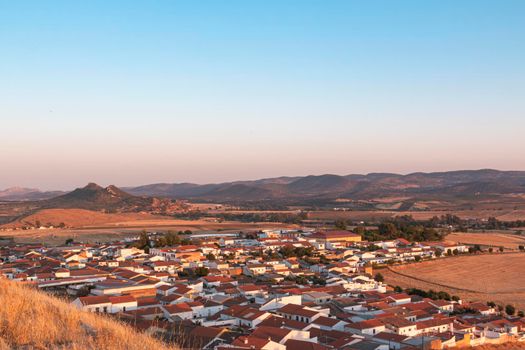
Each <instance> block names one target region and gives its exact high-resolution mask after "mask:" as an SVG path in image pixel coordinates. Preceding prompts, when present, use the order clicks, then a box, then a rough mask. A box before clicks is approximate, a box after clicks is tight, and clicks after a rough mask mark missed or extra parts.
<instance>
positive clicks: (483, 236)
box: [447, 232, 525, 250]
mask: <svg viewBox="0 0 525 350" xmlns="http://www.w3.org/2000/svg"><path fill="white" fill-rule="evenodd" d="M447 241H453V242H460V243H465V244H480V245H488V246H496V247H500V246H501V247H505V248H507V249H514V250H517V249H518V247H519V246H520V245H525V237H522V236H518V235H512V234H508V233H464V232H454V233H451V234H449V235H447Z"/></svg>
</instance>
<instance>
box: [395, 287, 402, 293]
mask: <svg viewBox="0 0 525 350" xmlns="http://www.w3.org/2000/svg"><path fill="white" fill-rule="evenodd" d="M394 292H396V293H402V292H403V288H401V287H400V286H395V287H394Z"/></svg>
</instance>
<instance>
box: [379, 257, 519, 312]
mask: <svg viewBox="0 0 525 350" xmlns="http://www.w3.org/2000/svg"><path fill="white" fill-rule="evenodd" d="M524 264H525V253H506V254H501V253H494V254H483V255H475V256H461V257H453V258H445V259H439V260H434V261H429V262H422V263H415V264H409V265H401V266H396V267H393V268H391V269H390V270H382V271H381V273H382V274H383V275H384V276H385V280H386V282H387V283H388V284H390V285H393V286H396V285H399V286H401V287H404V288H410V287H413V288H420V289H424V290H429V289H433V290H443V291H446V292H448V293H450V294H452V295H459V296H460V297H462V298H463V299H465V300H469V301H482V302H487V301H494V302H496V303H497V304H501V305H506V304H512V305H514V306H516V308H517V309H518V310H525V279H523V266H524Z"/></svg>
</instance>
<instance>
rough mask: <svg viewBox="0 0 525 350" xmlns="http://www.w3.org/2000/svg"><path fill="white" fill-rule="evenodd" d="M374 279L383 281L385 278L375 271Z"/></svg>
mask: <svg viewBox="0 0 525 350" xmlns="http://www.w3.org/2000/svg"><path fill="white" fill-rule="evenodd" d="M374 279H375V280H376V281H377V282H384V281H385V278H384V277H383V275H382V274H381V273H380V272H378V273H376V275H375V277H374Z"/></svg>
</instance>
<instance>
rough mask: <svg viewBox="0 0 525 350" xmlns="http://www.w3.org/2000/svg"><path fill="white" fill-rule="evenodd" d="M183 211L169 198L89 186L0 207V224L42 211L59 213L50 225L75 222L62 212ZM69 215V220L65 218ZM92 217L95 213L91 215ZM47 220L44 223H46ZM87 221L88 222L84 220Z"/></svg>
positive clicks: (21, 220)
mask: <svg viewBox="0 0 525 350" xmlns="http://www.w3.org/2000/svg"><path fill="white" fill-rule="evenodd" d="M183 208H184V204H183V203H180V202H177V201H174V200H172V199H170V198H156V197H146V196H135V195H132V194H129V193H127V192H125V191H123V190H121V189H119V188H118V187H116V186H114V185H111V186H108V187H102V186H99V185H97V184H95V183H90V184H88V185H87V186H85V187H82V188H77V189H75V190H74V191H72V192H69V193H66V194H61V195H59V196H56V197H53V198H49V199H43V200H36V201H9V202H3V203H0V214H3V215H0V224H7V223H12V222H19V223H23V222H26V221H28V220H27V218H28V217H31V216H32V215H33V216H34V215H37V217H36V219H38V220H40V219H39V217H38V216H39V215H40V216H41V215H42V211H44V212H45V213H49V211H47V212H46V211H45V210H50V209H60V210H63V211H62V212H61V213H62V214H63V215H64V217H63V218H62V219H60V218H56V220H51V222H52V223H54V224H56V223H60V222H68V221H72V222H76V221H78V220H77V219H76V218H75V217H74V214H75V212H74V211H65V210H64V209H83V210H88V211H94V212H104V213H139V212H147V213H150V214H171V213H174V212H177V211H180V210H181V209H183ZM69 214H71V215H73V217H69V216H68V215H69ZM95 214H96V213H95ZM46 220H47V219H46ZM88 221H89V220H88Z"/></svg>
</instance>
